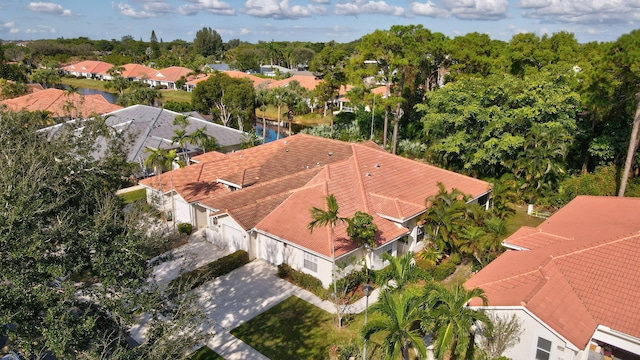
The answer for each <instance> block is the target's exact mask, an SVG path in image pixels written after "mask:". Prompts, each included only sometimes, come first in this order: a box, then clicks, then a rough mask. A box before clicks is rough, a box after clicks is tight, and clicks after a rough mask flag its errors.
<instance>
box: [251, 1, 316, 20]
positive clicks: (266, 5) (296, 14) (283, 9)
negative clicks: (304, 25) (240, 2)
mask: <svg viewBox="0 0 640 360" xmlns="http://www.w3.org/2000/svg"><path fill="white" fill-rule="evenodd" d="M240 11H242V12H243V13H245V14H247V15H251V16H255V17H260V18H273V19H277V20H281V19H299V18H305V17H311V16H314V15H323V14H325V13H326V12H327V8H326V7H325V6H323V5H311V4H309V5H306V6H302V5H293V6H290V5H289V0H282V1H278V0H247V1H246V2H245V4H244V7H242V10H240Z"/></svg>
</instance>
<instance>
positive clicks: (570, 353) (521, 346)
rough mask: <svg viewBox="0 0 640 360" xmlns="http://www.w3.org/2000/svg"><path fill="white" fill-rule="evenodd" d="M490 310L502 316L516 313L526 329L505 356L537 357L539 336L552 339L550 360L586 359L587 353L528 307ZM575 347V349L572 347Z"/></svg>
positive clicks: (522, 326) (513, 357)
mask: <svg viewBox="0 0 640 360" xmlns="http://www.w3.org/2000/svg"><path fill="white" fill-rule="evenodd" d="M487 311H488V312H493V313H495V314H498V315H499V316H501V317H511V315H512V314H515V315H516V316H517V317H518V319H519V320H520V325H521V328H522V329H523V330H524V331H523V333H522V335H521V336H520V342H519V343H518V344H517V345H516V346H514V347H512V348H509V349H507V351H505V353H504V354H503V355H504V356H506V357H508V358H511V359H514V360H515V359H535V358H536V349H537V344H538V337H541V338H543V339H546V340H548V341H551V351H550V356H549V359H550V360H583V359H584V360H586V358H587V356H586V355H587V354H585V352H584V351H578V350H576V349H575V347H574V346H573V345H571V344H569V343H567V341H566V340H565V339H563V338H562V337H561V336H559V334H557V333H556V332H555V331H553V330H552V329H550V328H549V327H548V326H547V325H546V324H545V323H543V322H542V321H541V320H540V319H538V318H537V317H536V316H535V315H533V314H531V313H530V312H528V311H527V310H526V309H524V308H522V307H519V308H490V309H488V310H487ZM572 348H573V349H572Z"/></svg>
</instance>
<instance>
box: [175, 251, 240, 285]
mask: <svg viewBox="0 0 640 360" xmlns="http://www.w3.org/2000/svg"><path fill="white" fill-rule="evenodd" d="M248 262H249V253H247V252H246V251H244V250H238V251H236V252H234V253H232V254H229V255H227V256H223V257H221V258H220V259H218V260H216V261H213V262H210V263H208V264H207V265H205V266H203V267H200V268H197V269H195V270H191V271H189V272H186V273H183V274H181V275H180V276H178V277H177V278H176V279H174V280H173V281H171V282H170V283H169V289H170V291H173V292H176V291H180V292H186V291H189V290H192V289H195V288H197V287H198V286H200V285H202V284H204V283H206V282H207V281H210V280H213V279H215V278H217V277H219V276H222V275H225V274H228V273H230V272H231V271H233V270H235V269H237V268H239V267H241V266H243V265H245V264H247V263H248Z"/></svg>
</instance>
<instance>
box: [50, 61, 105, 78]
mask: <svg viewBox="0 0 640 360" xmlns="http://www.w3.org/2000/svg"><path fill="white" fill-rule="evenodd" d="M112 67H113V64H109V63H106V62H104V61H95V60H86V61H81V62H78V63H75V64H71V65H67V66H65V67H63V68H62V70H64V71H70V72H82V73H92V74H102V75H106V74H107V71H108V70H109V69H111V68H112Z"/></svg>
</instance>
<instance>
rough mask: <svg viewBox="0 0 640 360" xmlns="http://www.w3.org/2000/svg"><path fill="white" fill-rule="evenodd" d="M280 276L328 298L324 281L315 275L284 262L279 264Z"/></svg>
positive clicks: (320, 296)
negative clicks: (323, 284)
mask: <svg viewBox="0 0 640 360" xmlns="http://www.w3.org/2000/svg"><path fill="white" fill-rule="evenodd" d="M278 276H279V277H280V278H282V279H285V280H288V281H290V282H292V283H294V284H296V285H298V286H300V287H301V288H303V289H306V290H309V291H311V292H312V293H314V294H315V295H317V296H318V297H319V298H321V299H326V298H327V290H326V289H325V288H324V287H323V286H322V281H320V279H318V278H317V277H315V276H313V275H309V274H307V273H303V272H302V271H298V270H295V269H293V268H292V267H291V266H289V265H287V264H284V263H283V264H280V265H278Z"/></svg>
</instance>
